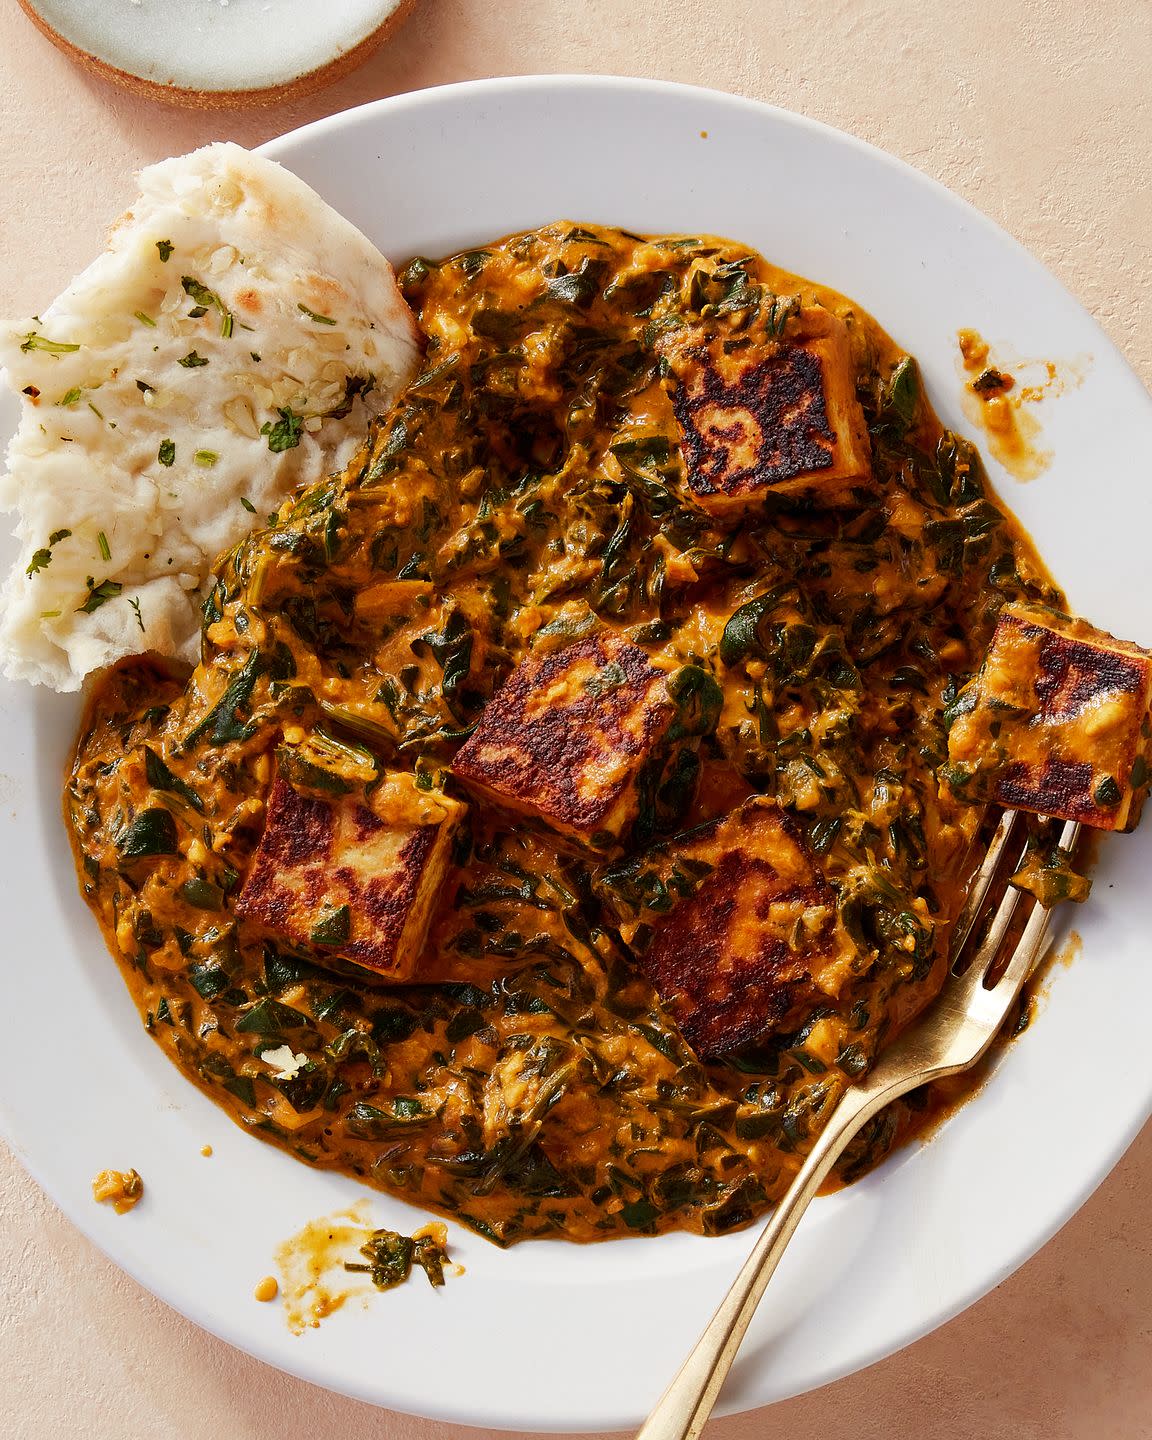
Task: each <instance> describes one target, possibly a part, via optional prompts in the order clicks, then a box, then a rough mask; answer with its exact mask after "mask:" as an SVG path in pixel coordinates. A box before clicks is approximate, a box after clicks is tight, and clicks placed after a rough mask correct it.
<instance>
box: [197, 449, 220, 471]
mask: <svg viewBox="0 0 1152 1440" xmlns="http://www.w3.org/2000/svg"><path fill="white" fill-rule="evenodd" d="M192 458H193V459H194V460H195V461H196V464H197V465H204V466H206V467H207V466H212V465H215V464H216V462H217V460H219V458H220V456H219V455H217V453H216V451H215V450H197V451H196V454H195V455H194V456H193V457H192Z"/></svg>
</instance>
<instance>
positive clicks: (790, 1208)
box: [637, 1085, 912, 1440]
mask: <svg viewBox="0 0 1152 1440" xmlns="http://www.w3.org/2000/svg"><path fill="white" fill-rule="evenodd" d="M907 1088H909V1089H910V1088H912V1087H911V1085H909V1086H908V1087H907ZM899 1093H900V1088H898V1087H895V1086H888V1087H885V1088H884V1089H883V1090H882V1091H881V1092H880V1093H873V1092H871V1091H869V1090H865V1089H862V1088H860V1087H858V1086H855V1085H851V1086H849V1087H848V1089H847V1090H845V1091H844V1093H843V1094H842V1095H841V1096H840V1099H839V1100H838V1101H837V1102H836V1108H835V1109H834V1110H833V1112H832V1114H831V1115H830V1116H829V1119H828V1123H827V1124H826V1125H825V1127H824V1129H823V1131H822V1132H821V1134H820V1136H819V1138H818V1139H817V1141H816V1144H815V1145H814V1146H813V1147H812V1150H811V1151H810V1153H809V1155H808V1158H807V1159H806V1160H805V1161H804V1164H803V1165H801V1167H800V1169H799V1170H798V1171H797V1172H796V1177H795V1179H794V1180H793V1181H792V1184H791V1185H790V1186H789V1187H788V1189H787V1191H786V1192H785V1194H784V1197H783V1199H782V1200H781V1201H780V1203H779V1205H777V1207H776V1209H775V1211H774V1212H773V1214H772V1218H771V1219H770V1220H769V1221H768V1224H767V1225H766V1226H765V1227H764V1230H763V1232H762V1233H761V1235H760V1238H759V1239H758V1240H757V1241H756V1244H755V1246H754V1247H753V1249H752V1253H751V1255H749V1257H748V1259H747V1260H746V1261H745V1262H744V1267H743V1269H742V1270H741V1271H740V1273H739V1275H737V1277H736V1279H735V1280H734V1281H733V1283H732V1288H731V1289H730V1290H729V1292H728V1294H727V1295H726V1296H725V1297H724V1299H723V1300H722V1301H721V1303H720V1306H719V1308H718V1309H717V1311H716V1313H715V1315H713V1317H712V1319H711V1320H710V1321H709V1323H708V1328H707V1329H706V1330H705V1331H704V1333H703V1335H701V1337H700V1339H699V1340H698V1341H697V1342H696V1346H695V1348H694V1349H693V1350H692V1352H691V1353H690V1354H689V1356H688V1358H687V1360H685V1361H684V1364H683V1365H682V1366H681V1367H680V1371H679V1373H678V1374H677V1376H676V1378H675V1379H674V1380H673V1381H672V1383H671V1385H669V1386H668V1389H667V1390H665V1392H664V1394H663V1395H662V1396H661V1398H660V1400H659V1401H658V1402H657V1405H656V1408H655V1409H654V1410H653V1411H652V1413H651V1414H650V1415H649V1416H648V1419H647V1420H646V1421H645V1422H644V1424H643V1426H642V1427H641V1428H640V1430H639V1432H638V1434H637V1440H696V1437H697V1436H698V1435H699V1434H700V1432H701V1430H703V1428H704V1426H705V1424H706V1422H707V1420H708V1417H709V1415H711V1413H712V1407H713V1405H715V1403H716V1398H717V1396H718V1395H719V1394H720V1388H721V1386H722V1385H723V1384H724V1381H725V1380H726V1379H727V1377H728V1372H729V1370H731V1368H732V1362H733V1361H734V1360H735V1359H736V1352H737V1351H738V1350H739V1348H740V1342H741V1341H742V1340H743V1339H744V1333H745V1331H746V1330H747V1329H748V1325H749V1323H750V1321H751V1319H752V1316H753V1315H754V1314H755V1313H756V1307H757V1305H759V1303H760V1299H761V1297H762V1296H763V1294H764V1291H765V1290H766V1289H767V1287H768V1282H769V1280H771V1278H772V1276H773V1273H774V1272H775V1270H776V1266H777V1265H778V1264H779V1262H780V1257H781V1255H783V1253H784V1248H785V1246H786V1245H787V1244H788V1242H789V1240H791V1238H792V1236H793V1234H794V1233H795V1230H796V1227H797V1225H799V1223H800V1219H801V1216H802V1215H803V1214H804V1212H805V1210H807V1208H808V1203H809V1201H810V1200H811V1199H812V1197H813V1196H814V1195H815V1194H816V1192H817V1190H819V1188H820V1186H821V1185H822V1184H823V1182H824V1180H825V1178H826V1176H827V1175H828V1172H829V1171H830V1170H831V1169H832V1166H833V1165H835V1163H836V1161H837V1160H838V1159H839V1158H840V1156H841V1154H842V1153H843V1152H844V1149H845V1147H846V1146H847V1145H848V1142H849V1141H850V1140H851V1139H852V1137H853V1136H854V1135H855V1134H856V1132H857V1131H858V1130H859V1129H860V1128H861V1126H863V1125H865V1124H866V1123H867V1122H868V1121H869V1120H870V1119H871V1118H872V1116H873V1115H875V1114H877V1113H878V1112H879V1111H880V1110H882V1109H883V1108H884V1106H885V1105H887V1104H888V1103H889V1102H890V1101H891V1100H894V1099H895V1098H896V1096H897V1095H898V1094H899Z"/></svg>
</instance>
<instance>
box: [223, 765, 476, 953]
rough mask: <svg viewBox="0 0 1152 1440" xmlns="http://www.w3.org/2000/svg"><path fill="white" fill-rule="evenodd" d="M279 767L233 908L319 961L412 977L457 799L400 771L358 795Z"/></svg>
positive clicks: (457, 815) (457, 812) (459, 813)
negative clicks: (302, 781) (328, 790)
mask: <svg viewBox="0 0 1152 1440" xmlns="http://www.w3.org/2000/svg"><path fill="white" fill-rule="evenodd" d="M285 768H286V767H285V766H284V765H283V764H282V765H281V767H280V772H279V774H278V775H277V777H276V780H275V782H274V784H273V786H272V793H271V796H270V797H269V801H268V814H267V821H266V823H265V826H264V834H263V836H262V837H261V839H260V844H259V846H258V847H257V850H256V854H255V857H254V859H253V862H252V868H251V870H250V872H249V874H248V878H247V880H246V881H245V883H244V888H243V889H242V890H241V892H240V896H239V900H238V903H237V906H236V911H237V914H238V915H239V916H240V917H241V918H242V919H243V920H245V921H247V922H248V923H249V925H251V926H252V927H254V928H256V929H258V930H259V931H260V932H261V933H262V934H264V935H267V936H269V937H270V938H271V939H273V940H276V941H278V942H279V943H281V944H283V945H284V946H286V947H287V948H289V949H291V950H293V951H296V952H302V953H304V954H309V955H313V956H315V957H317V958H318V959H319V960H320V961H321V963H323V958H324V957H335V958H338V959H340V960H344V961H348V962H350V963H351V964H353V965H358V966H361V967H362V968H363V969H365V970H370V971H372V972H373V973H374V974H375V975H376V976H377V977H378V978H380V979H387V980H410V979H412V978H413V975H414V973H415V971H416V968H417V965H418V963H419V960H420V953H421V950H422V948H423V944H424V938H425V935H426V934H427V930H428V924H429V921H430V919H431V917H432V913H433V910H434V908H435V905H436V899H437V896H438V894H439V891H440V888H441V885H442V883H443V881H444V877H445V875H446V873H447V870H448V864H449V856H450V852H451V845H452V834H453V831H454V830H455V829H456V827H457V825H458V824H459V823H460V820H461V819H462V817H463V815H464V812H465V806H464V805H462V804H461V803H460V801H458V800H453V799H452V798H451V797H450V796H447V795H443V794H441V793H440V792H439V791H436V790H421V789H420V788H419V786H418V785H417V784H416V781H415V779H414V777H413V776H412V775H411V774H408V773H388V774H386V775H385V776H384V778H383V780H382V781H381V782H380V783H379V784H378V785H376V786H375V787H374V788H372V789H370V790H369V791H368V793H367V794H366V795H365V793H364V791H363V790H358V791H353V792H351V793H344V794H333V795H324V794H322V793H317V790H316V788H315V787H314V786H311V785H310V786H309V787H308V788H307V789H304V788H297V785H296V784H293V783H291V782H290V781H289V780H287V779H286V778H285ZM298 783H299V782H298Z"/></svg>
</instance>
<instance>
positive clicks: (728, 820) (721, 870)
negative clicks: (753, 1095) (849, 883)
mask: <svg viewBox="0 0 1152 1440" xmlns="http://www.w3.org/2000/svg"><path fill="white" fill-rule="evenodd" d="M672 847H673V848H674V850H675V854H676V856H677V859H678V861H679V862H680V866H681V869H682V873H689V874H697V875H698V874H701V873H703V878H702V879H701V880H700V882H699V884H698V885H697V887H696V889H695V890H694V891H693V892H692V894H691V895H690V896H688V897H687V898H686V899H683V900H681V901H680V902H679V903H678V904H676V905H675V906H674V907H673V908H672V910H671V912H670V914H669V915H668V916H667V918H666V919H665V920H663V921H662V922H661V923H660V924H659V925H658V926H657V927H656V928H655V931H654V933H653V934H652V937H651V940H650V942H649V943H648V945H647V947H646V948H645V949H644V950H643V952H642V953H641V954H640V955H639V957H638V958H639V961H640V965H641V968H642V969H643V971H644V973H645V974H646V975H647V976H648V978H649V980H650V981H651V982H652V984H653V986H654V987H655V989H656V991H657V993H658V994H659V996H660V998H661V1000H662V1001H663V1002H664V1004H665V1006H666V1007H667V1009H668V1010H669V1012H670V1013H671V1014H672V1015H673V1017H674V1018H675V1019H676V1021H677V1023H678V1024H679V1026H680V1030H681V1033H682V1034H683V1036H684V1038H685V1040H686V1041H687V1042H688V1044H689V1045H690V1046H691V1047H692V1049H693V1050H695V1052H696V1054H697V1055H699V1056H700V1057H701V1059H703V1060H714V1059H717V1058H718V1057H720V1056H722V1055H726V1054H728V1053H729V1052H730V1051H733V1050H737V1049H739V1048H741V1047H742V1046H745V1045H749V1044H752V1043H754V1042H756V1041H759V1040H763V1039H765V1038H766V1037H767V1036H768V1035H769V1034H770V1033H771V1032H772V1031H774V1030H782V1029H787V1028H789V1027H790V1026H791V1025H794V1024H797V1023H799V1021H800V1020H801V1019H802V1018H803V1016H804V1015H806V1014H807V1013H808V1012H809V1011H810V1010H811V1009H812V1007H813V1006H814V1005H817V1004H819V1003H820V1002H821V1001H824V1002H827V1000H828V999H829V998H834V997H835V996H836V995H838V994H839V992H840V989H841V987H842V986H843V984H844V982H845V980H846V978H847V977H848V976H849V974H851V972H852V965H853V962H854V960H855V959H856V949H855V947H854V946H853V944H852V942H851V940H850V939H849V937H848V935H847V934H846V932H845V931H844V929H843V927H842V925H841V923H840V919H839V915H838V912H837V908H836V896H835V894H834V892H833V890H832V887H831V886H830V885H829V883H828V881H827V880H826V879H825V877H824V875H823V874H822V872H821V871H820V869H819V867H818V865H817V863H816V861H815V860H814V859H813V857H812V856H811V855H810V854H809V853H808V851H807V850H806V849H805V847H804V844H803V841H802V839H801V836H800V832H799V829H798V827H797V826H796V823H795V821H794V820H792V818H791V817H790V816H789V815H788V814H787V813H786V812H785V811H783V810H781V809H780V807H779V806H778V805H777V804H776V802H775V801H774V800H768V799H765V798H764V797H762V796H754V797H752V798H751V799H749V800H746V801H745V802H744V804H743V805H741V806H740V808H739V809H738V810H734V811H733V812H732V813H731V814H730V815H726V816H724V817H723V818H721V819H719V820H714V821H711V822H710V823H709V824H707V825H703V826H701V827H700V828H699V829H697V830H694V831H690V832H689V833H688V834H687V835H686V836H685V837H683V842H682V843H680V842H672Z"/></svg>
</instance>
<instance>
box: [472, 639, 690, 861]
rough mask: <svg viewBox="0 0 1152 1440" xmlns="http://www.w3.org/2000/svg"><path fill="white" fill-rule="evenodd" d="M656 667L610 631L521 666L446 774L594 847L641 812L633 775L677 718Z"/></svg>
mask: <svg viewBox="0 0 1152 1440" xmlns="http://www.w3.org/2000/svg"><path fill="white" fill-rule="evenodd" d="M665 680H666V677H665V673H664V671H663V670H659V669H657V668H656V666H654V665H653V664H652V663H651V662H650V660H649V659H648V656H647V655H646V654H645V653H644V651H643V650H641V649H639V648H638V647H637V646H635V645H631V644H629V643H628V642H627V641H624V640H621V639H620V638H619V636H616V635H612V634H603V635H588V636H585V637H584V638H583V639H580V640H577V641H575V642H574V643H573V644H571V645H568V646H566V647H565V648H564V649H562V650H557V651H554V652H553V653H551V654H546V655H543V656H538V657H530V658H529V659H527V660H525V661H523V662H522V663H521V664H520V665H519V666H518V667H517V669H516V670H514V671H513V673H512V674H511V675H510V676H509V677H508V679H507V680H506V681H505V683H504V684H503V685H502V686H501V687H500V689H499V690H498V691H497V692H496V694H495V695H494V696H493V697H492V699H491V700H490V701H489V702H488V705H487V707H486V708H485V710H484V713H483V715H482V716H481V717H480V723H479V725H478V726H477V727H476V729H475V730H474V731H473V732H472V734H471V735H470V736H469V738H468V739H467V740H466V741H465V742H464V744H463V745H462V746H461V748H460V750H459V751H458V752H457V755H456V759H455V761H454V762H453V765H452V770H453V773H454V774H455V775H456V776H457V778H458V779H460V780H461V781H463V783H464V784H465V785H467V786H468V787H469V789H471V790H472V791H474V792H475V793H476V794H478V795H482V796H484V797H485V798H486V799H489V800H492V801H494V802H495V803H496V804H498V805H500V806H501V807H503V808H504V809H506V810H512V811H515V812H518V813H521V814H525V815H533V816H537V817H539V818H540V819H541V820H544V821H546V822H547V824H548V825H549V826H550V827H551V828H552V829H553V830H555V831H557V832H558V833H559V834H562V835H565V836H568V837H569V838H572V839H575V840H579V841H581V842H584V843H588V844H592V845H594V846H596V847H598V848H604V847H605V846H608V845H611V844H613V843H615V842H616V841H617V840H619V839H620V837H621V836H622V835H623V834H624V833H625V832H626V831H627V829H628V827H629V826H630V825H631V823H632V822H633V820H634V819H635V818H636V813H637V810H638V808H639V805H638V792H637V780H638V777H639V774H640V771H641V769H642V767H643V765H644V763H645V761H646V760H647V759H648V757H649V755H650V754H651V753H652V751H653V749H654V748H655V747H656V746H657V745H658V744H659V742H660V740H661V739H662V737H663V736H664V734H665V733H666V732H667V730H668V727H669V725H670V724H671V722H672V719H673V716H674V714H675V707H674V705H673V703H672V701H671V699H670V697H669V695H668V689H667V685H666V683H665Z"/></svg>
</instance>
